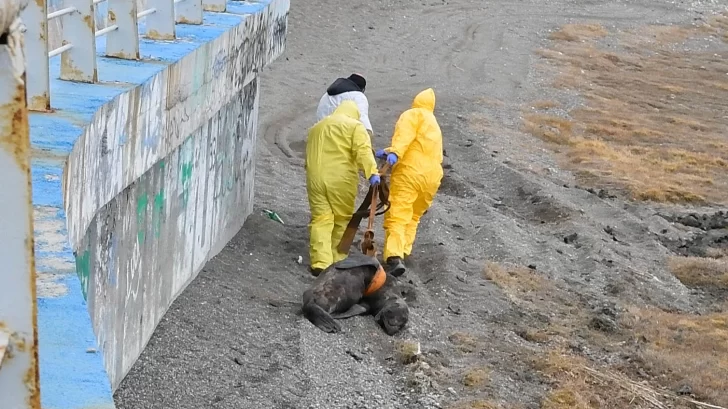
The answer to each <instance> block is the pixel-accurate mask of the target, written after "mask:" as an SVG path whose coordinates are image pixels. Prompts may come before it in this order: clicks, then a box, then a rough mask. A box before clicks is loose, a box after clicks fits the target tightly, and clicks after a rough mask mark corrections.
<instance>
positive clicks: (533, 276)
mask: <svg viewBox="0 0 728 409" xmlns="http://www.w3.org/2000/svg"><path fill="white" fill-rule="evenodd" d="M483 277H484V278H485V279H486V280H489V281H492V282H494V283H495V284H496V285H497V286H499V287H500V288H501V289H503V290H504V291H505V292H506V293H508V294H514V293H528V292H533V291H536V290H540V289H544V288H546V287H550V286H551V283H550V282H549V281H548V280H547V279H546V278H544V277H543V276H541V275H539V274H538V273H537V272H536V271H534V270H531V269H530V268H527V267H524V266H518V265H508V264H501V263H496V262H492V261H489V262H487V263H486V264H485V268H484V269H483Z"/></svg>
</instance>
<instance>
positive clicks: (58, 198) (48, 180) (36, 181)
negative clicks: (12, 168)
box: [30, 159, 63, 208]
mask: <svg viewBox="0 0 728 409" xmlns="http://www.w3.org/2000/svg"><path fill="white" fill-rule="evenodd" d="M61 166H62V165H61V164H60V163H53V162H52V161H50V160H40V159H33V160H32V161H31V168H30V174H31V178H32V180H33V205H35V206H51V207H57V208H62V207H63V196H62V195H59V194H58V192H59V191H60V190H61V180H62V177H63V168H62V167H61Z"/></svg>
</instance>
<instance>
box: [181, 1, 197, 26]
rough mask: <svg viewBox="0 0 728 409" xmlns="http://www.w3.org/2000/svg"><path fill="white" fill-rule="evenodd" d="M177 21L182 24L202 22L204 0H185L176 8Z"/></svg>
mask: <svg viewBox="0 0 728 409" xmlns="http://www.w3.org/2000/svg"><path fill="white" fill-rule="evenodd" d="M175 12H176V17H177V18H176V19H175V21H176V22H178V23H182V24H202V0H183V1H180V2H179V3H177V7H176V8H175Z"/></svg>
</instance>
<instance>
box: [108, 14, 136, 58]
mask: <svg viewBox="0 0 728 409" xmlns="http://www.w3.org/2000/svg"><path fill="white" fill-rule="evenodd" d="M107 7H108V8H109V12H108V23H107V24H108V25H109V26H112V25H116V26H117V27H119V28H118V29H117V30H114V31H110V32H109V33H108V34H107V35H106V55H107V56H108V57H117V58H125V59H127V60H138V59H139V24H138V21H137V2H136V0H132V1H130V0H108V3H107Z"/></svg>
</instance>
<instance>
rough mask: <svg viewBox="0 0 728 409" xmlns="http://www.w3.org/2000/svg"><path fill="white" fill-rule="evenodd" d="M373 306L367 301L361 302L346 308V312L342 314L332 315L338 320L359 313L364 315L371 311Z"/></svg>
mask: <svg viewBox="0 0 728 409" xmlns="http://www.w3.org/2000/svg"><path fill="white" fill-rule="evenodd" d="M370 309H371V308H370V307H369V304H367V303H359V304H354V305H352V306H351V308H349V309H348V310H346V311H345V312H342V313H340V314H331V316H332V317H333V318H334V319H336V320H343V319H346V318H351V317H355V316H357V315H364V314H366V313H368V312H369V310H370Z"/></svg>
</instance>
